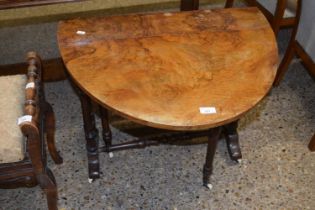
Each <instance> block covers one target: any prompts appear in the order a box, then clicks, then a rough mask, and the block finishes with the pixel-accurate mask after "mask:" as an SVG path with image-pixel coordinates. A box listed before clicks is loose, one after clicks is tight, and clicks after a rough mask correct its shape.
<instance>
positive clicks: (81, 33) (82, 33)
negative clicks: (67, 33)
mask: <svg viewBox="0 0 315 210" xmlns="http://www.w3.org/2000/svg"><path fill="white" fill-rule="evenodd" d="M77 34H78V35H85V34H86V33H85V31H77Z"/></svg>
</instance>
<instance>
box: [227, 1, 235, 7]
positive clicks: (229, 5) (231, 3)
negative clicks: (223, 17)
mask: <svg viewBox="0 0 315 210" xmlns="http://www.w3.org/2000/svg"><path fill="white" fill-rule="evenodd" d="M233 3H234V0H226V2H225V8H230V7H233Z"/></svg>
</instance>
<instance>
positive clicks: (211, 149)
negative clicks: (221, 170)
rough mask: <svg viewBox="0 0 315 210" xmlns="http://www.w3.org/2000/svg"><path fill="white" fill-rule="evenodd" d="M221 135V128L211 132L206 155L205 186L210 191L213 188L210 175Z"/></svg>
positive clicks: (204, 168)
mask: <svg viewBox="0 0 315 210" xmlns="http://www.w3.org/2000/svg"><path fill="white" fill-rule="evenodd" d="M220 134H221V127H217V128H213V129H211V130H210V132H209V136H208V147H207V155H206V163H205V165H204V167H203V185H204V186H205V187H207V188H209V189H211V188H212V185H211V184H210V175H211V174H212V170H213V166H212V164H213V158H214V155H215V151H216V147H217V142H218V140H219V137H220Z"/></svg>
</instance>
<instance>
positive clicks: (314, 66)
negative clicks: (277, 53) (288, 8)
mask: <svg viewBox="0 0 315 210" xmlns="http://www.w3.org/2000/svg"><path fill="white" fill-rule="evenodd" d="M314 8H315V1H314V0H302V1H300V2H299V6H298V10H297V19H298V24H297V25H296V27H295V28H294V31H293V35H292V37H291V40H290V43H289V47H288V49H287V51H286V53H285V55H284V58H283V60H282V62H281V63H280V66H279V68H278V72H277V75H276V79H275V81H274V86H278V85H279V84H280V82H281V80H282V79H283V77H284V75H285V73H286V71H287V70H288V67H289V64H290V62H291V61H292V59H293V57H294V55H297V56H299V57H300V58H301V60H302V62H303V64H304V65H305V66H306V68H307V70H308V71H309V73H310V74H311V75H313V76H315V25H314V20H315V13H314ZM309 149H310V150H311V151H315V134H314V136H313V138H312V139H311V142H310V143H309Z"/></svg>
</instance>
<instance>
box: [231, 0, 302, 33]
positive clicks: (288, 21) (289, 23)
mask: <svg viewBox="0 0 315 210" xmlns="http://www.w3.org/2000/svg"><path fill="white" fill-rule="evenodd" d="M245 2H246V3H247V4H248V5H249V6H251V7H258V8H259V9H260V11H262V13H263V14H264V15H265V16H266V18H267V19H268V21H269V23H270V24H271V27H272V29H273V31H274V33H275V35H276V36H277V35H278V33H279V30H280V28H282V27H293V26H295V25H296V23H297V19H296V16H295V17H289V18H284V17H283V15H284V12H285V9H286V5H287V0H278V2H277V6H276V10H275V14H272V13H271V12H270V11H268V10H267V9H266V8H265V7H263V6H262V5H261V4H260V3H259V2H257V1H256V0H245ZM233 3H234V0H226V3H225V8H229V7H232V6H233Z"/></svg>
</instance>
